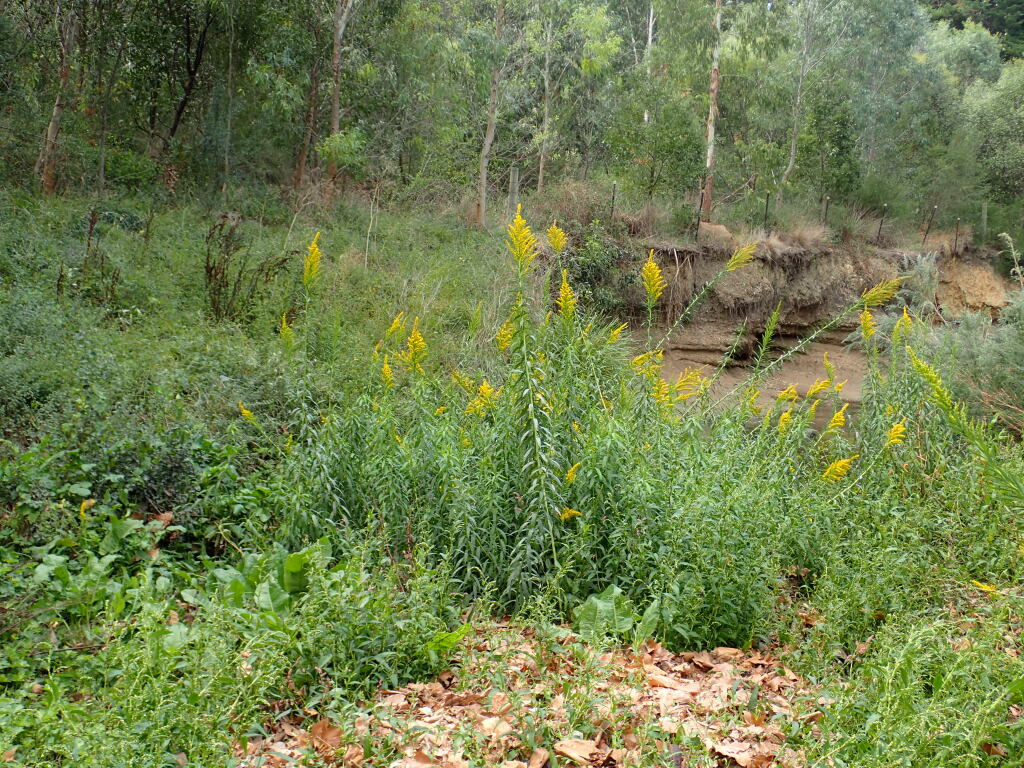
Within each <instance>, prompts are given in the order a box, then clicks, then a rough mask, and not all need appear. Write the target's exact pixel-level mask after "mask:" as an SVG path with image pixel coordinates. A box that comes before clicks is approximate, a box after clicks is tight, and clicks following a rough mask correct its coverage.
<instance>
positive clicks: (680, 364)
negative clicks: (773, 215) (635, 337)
mask: <svg viewBox="0 0 1024 768" xmlns="http://www.w3.org/2000/svg"><path fill="white" fill-rule="evenodd" d="M647 246H648V247H650V248H653V249H654V251H655V256H656V258H657V259H658V260H659V262H660V263H661V264H662V265H663V268H664V270H665V273H666V278H667V280H668V283H669V286H668V289H667V290H666V299H665V302H664V307H665V309H664V321H665V322H666V323H668V322H671V321H672V320H673V319H674V318H675V317H678V315H679V313H680V312H682V311H683V309H684V308H685V307H686V306H687V304H688V303H689V302H690V300H691V299H692V298H693V297H694V295H696V293H697V292H699V291H700V289H701V287H702V286H704V285H705V284H706V283H707V282H708V281H710V280H711V279H712V278H713V277H714V276H715V275H716V274H717V273H718V272H719V271H720V270H721V269H722V268H723V266H724V265H725V262H726V260H727V259H728V257H729V255H730V253H731V247H730V246H725V247H715V246H704V247H703V248H696V247H693V246H686V247H681V246H675V245H672V244H671V243H664V242H650V243H647ZM915 267H917V270H916V279H915V281H914V286H913V289H914V291H915V292H916V294H917V297H918V298H919V299H923V300H924V301H926V302H929V303H931V304H933V305H934V306H935V307H937V308H938V309H940V310H941V311H942V312H943V313H944V314H945V315H946V316H947V317H951V318H956V317H958V316H959V315H961V314H962V313H963V312H964V311H975V312H989V313H991V314H993V315H995V314H996V313H998V312H999V310H1001V309H1002V308H1003V307H1004V306H1006V304H1007V301H1008V296H1009V293H1010V291H1011V286H1010V285H1009V284H1008V283H1007V282H1006V280H1005V279H1003V278H1002V277H1000V276H999V275H998V274H997V273H996V272H995V270H994V269H993V267H992V259H991V255H990V254H982V253H978V252H974V251H967V252H964V253H960V254H957V255H952V254H943V253H935V254H919V253H908V252H902V251H886V250H881V249H875V248H870V247H867V246H857V247H853V246H843V247H824V246H822V245H821V244H820V243H814V242H810V243H809V242H801V241H795V240H793V241H791V240H787V239H785V237H784V236H781V235H772V236H770V237H769V238H767V239H765V240H762V241H761V242H760V243H759V244H758V250H757V254H756V256H755V259H754V261H753V263H751V264H750V265H749V266H747V267H745V268H743V269H741V270H738V271H736V272H733V273H731V274H728V275H726V276H725V277H724V278H723V279H722V280H721V281H720V282H719V283H718V284H717V285H715V287H714V288H713V289H712V290H711V291H710V292H709V293H708V295H707V296H706V297H705V299H704V301H703V303H702V304H701V305H700V307H699V308H698V310H697V311H696V313H695V314H694V316H693V318H692V320H691V321H690V322H687V323H685V324H684V325H683V326H682V327H681V328H680V329H679V330H677V331H676V332H674V333H673V334H672V335H671V336H670V337H669V339H668V342H667V344H666V345H665V367H664V369H663V373H664V375H665V376H666V377H668V378H670V379H672V380H674V379H675V378H676V376H677V375H678V374H679V373H680V372H682V371H684V370H686V369H687V368H698V369H700V370H702V372H703V373H705V374H711V373H712V372H714V370H715V369H716V368H717V367H718V366H719V365H720V363H721V361H722V358H723V355H725V353H726V352H727V351H728V350H730V349H734V358H733V359H731V360H730V363H729V365H728V366H727V367H726V369H725V370H723V371H721V373H720V374H719V376H718V378H717V380H716V383H715V385H714V387H713V389H712V394H713V396H714V397H722V396H724V395H726V394H728V393H729V392H731V391H732V390H734V389H736V388H737V387H739V386H742V383H743V381H744V380H745V378H746V377H747V375H748V373H749V370H748V365H749V363H750V360H751V358H752V356H753V354H754V352H755V350H756V347H757V344H758V341H759V339H760V337H761V335H762V333H763V332H764V328H765V326H766V324H767V323H768V321H769V318H770V317H771V315H772V313H773V312H774V310H775V308H776V307H779V310H780V322H779V327H778V331H777V335H776V338H775V341H774V344H773V354H774V355H776V356H777V355H779V354H782V353H783V352H785V351H786V350H787V349H791V348H792V347H793V346H795V345H796V344H797V343H799V341H800V340H801V339H803V338H806V337H807V336H808V335H810V334H811V333H813V332H814V330H815V329H816V328H818V327H820V326H821V325H823V324H825V323H828V322H829V321H831V320H832V319H833V318H835V317H837V316H838V315H840V314H842V312H843V311H844V310H845V309H846V308H847V307H849V306H850V305H851V304H852V303H853V302H855V301H856V300H857V298H858V297H859V296H860V295H861V294H862V293H863V292H864V291H865V290H867V289H868V288H870V287H871V286H873V285H876V284H877V283H879V282H881V281H882V280H889V279H892V278H895V277H897V276H899V275H901V274H906V273H907V272H908V271H909V270H911V269H913V268H915ZM878 314H879V319H880V320H881V321H882V322H884V319H885V318H884V316H885V314H886V313H885V311H884V310H883V311H881V312H879V313H878ZM856 327H857V317H856V315H852V316H851V317H849V318H848V319H847V320H845V321H844V322H843V323H841V324H840V325H839V326H838V327H836V328H835V329H834V330H832V331H830V332H829V333H827V334H823V335H822V336H821V338H819V339H818V340H816V341H815V342H814V343H812V344H809V345H807V347H806V349H804V350H802V351H801V352H799V353H798V354H795V355H793V356H792V357H791V358H790V359H788V360H786V361H785V362H784V363H783V364H781V365H779V366H778V367H777V368H775V370H773V371H772V372H771V373H770V374H769V376H768V379H767V381H766V382H765V386H764V391H765V394H764V395H762V398H763V399H764V400H765V401H766V402H767V401H768V400H770V399H771V397H772V396H773V393H775V392H777V391H778V390H781V389H783V388H785V387H787V386H789V385H790V384H793V385H795V386H796V387H797V389H798V390H800V391H806V389H807V388H808V387H810V386H811V385H812V384H813V383H814V382H815V381H816V380H817V379H819V378H823V377H824V376H825V370H824V365H823V359H822V358H823V356H824V355H825V354H826V353H827V354H828V357H829V361H830V362H831V363H832V364H833V365H834V366H835V367H836V370H837V374H838V379H839V380H840V381H842V380H843V379H847V380H848V381H847V384H846V386H845V387H844V388H843V390H842V393H841V395H842V397H843V398H844V399H845V400H846V401H847V402H850V403H853V404H856V403H859V402H860V399H861V393H862V390H863V383H864V377H865V375H866V373H867V365H866V361H865V360H864V357H863V355H862V354H861V353H860V351H859V350H858V349H857V348H856V347H855V346H850V345H848V344H847V343H845V342H846V341H847V339H849V338H851V337H852V336H851V335H853V336H855V334H854V331H855V330H856Z"/></svg>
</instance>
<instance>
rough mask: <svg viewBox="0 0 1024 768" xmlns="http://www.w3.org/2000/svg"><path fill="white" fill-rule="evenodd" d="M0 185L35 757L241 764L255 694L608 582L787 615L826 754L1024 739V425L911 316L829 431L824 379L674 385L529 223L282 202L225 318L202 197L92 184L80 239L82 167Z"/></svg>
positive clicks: (302, 697)
mask: <svg viewBox="0 0 1024 768" xmlns="http://www.w3.org/2000/svg"><path fill="white" fill-rule="evenodd" d="M271 202H272V201H271ZM0 206H2V207H3V208H4V210H5V211H7V212H11V213H12V214H14V215H10V216H5V217H4V218H3V224H2V225H0V280H2V288H0V291H2V293H0V323H2V324H3V326H2V327H3V333H2V334H0V348H2V350H3V355H2V356H0V414H2V424H3V437H4V440H5V442H4V443H2V444H0V460H2V464H0V505H2V506H0V525H2V527H0V570H2V572H3V573H4V577H3V580H2V586H0V601H2V602H0V606H2V608H3V610H2V611H0V634H2V637H3V653H2V656H0V752H3V751H7V750H8V749H11V748H14V747H17V751H16V752H15V757H16V760H17V761H19V762H20V763H22V764H24V765H33V766H35V765H40V766H44V765H45V766H50V765H53V766H63V765H72V764H74V765H97V766H100V765H104V766H108V765H110V766H113V765H118V766H120V765H124V766H135V765H138V766H149V765H165V764H166V765H176V764H177V758H176V757H175V756H176V755H177V754H179V753H183V754H185V755H186V756H187V759H188V760H189V764H194V765H203V766H208V765H218V764H226V763H227V761H228V759H229V757H230V750H231V747H232V745H233V744H235V743H238V742H239V741H240V740H242V739H244V738H246V737H249V736H256V735H258V734H259V733H260V732H261V729H262V728H263V727H264V726H265V725H266V724H267V723H268V722H269V721H270V720H272V719H273V718H275V717H283V716H285V714H287V713H292V714H294V713H299V712H301V710H302V708H303V707H310V708H317V709H323V710H324V711H340V710H342V709H344V708H345V707H348V706H351V705H352V704H353V703H354V702H356V701H358V700H359V699H363V698H366V697H368V696H370V695H371V694H372V693H373V691H374V690H375V689H376V687H377V686H393V685H396V684H398V683H399V682H400V681H404V680H408V679H415V678H422V677H424V676H429V675H430V674H432V673H434V672H435V671H437V670H438V669H440V668H441V666H440V665H441V664H443V663H444V660H445V657H446V655H447V654H448V653H449V652H450V651H451V650H452V647H451V645H452V643H453V642H454V638H455V637H456V636H455V635H448V634H446V633H447V632H449V631H451V630H453V629H455V628H456V627H458V626H459V625H461V624H462V622H463V621H465V615H466V614H465V612H466V611H467V610H469V611H475V612H476V613H475V614H473V615H484V614H497V615H501V614H503V613H506V612H508V613H515V614H519V615H522V616H527V617H532V618H533V619H534V620H535V621H537V622H538V623H540V624H542V625H544V624H546V623H547V622H551V621H554V622H558V621H566V620H571V617H572V616H573V613H574V610H575V609H576V608H577V607H578V606H579V605H580V604H582V603H583V602H584V601H585V600H587V598H588V597H589V596H591V595H593V594H595V593H600V592H603V591H604V590H605V589H606V588H607V587H609V586H610V585H616V586H618V587H619V588H620V589H621V590H622V591H623V593H624V595H625V596H626V597H628V598H629V600H630V601H631V604H632V605H633V606H634V607H635V609H636V611H637V613H643V612H644V610H645V609H646V608H648V606H652V605H653V606H654V608H652V609H651V613H650V614H649V616H650V618H651V620H652V622H653V624H652V626H653V627H654V631H655V633H656V635H657V636H658V637H659V638H660V639H661V640H662V641H663V642H665V643H667V644H669V645H670V646H671V647H674V648H677V649H683V648H686V649H698V648H708V647H714V646H716V645H732V646H739V647H757V646H760V645H763V644H770V645H774V646H777V647H780V648H781V649H782V650H783V652H785V653H786V654H787V656H788V659H789V661H790V662H791V663H792V664H793V665H794V666H795V667H796V668H797V669H799V670H800V671H801V672H802V673H803V674H804V675H806V676H808V677H811V678H813V679H814V680H815V682H816V683H817V684H818V685H820V686H821V688H822V691H823V695H826V694H827V695H828V696H829V697H831V698H832V699H833V702H832V703H831V704H830V705H829V707H828V708H827V710H828V714H827V715H826V717H825V718H824V719H823V720H822V722H821V724H820V729H819V731H818V732H816V734H815V735H813V736H807V735H806V734H805V735H803V736H802V737H801V738H802V739H804V742H802V746H803V747H804V749H806V750H807V752H808V755H809V759H812V760H818V761H819V763H818V764H833V765H837V766H842V765H847V766H861V765H868V766H890V765H892V766H897V765H900V766H903V765H943V766H984V765H993V766H995V765H1007V764H1013V763H1012V758H1009V759H1008V760H1003V761H1002V762H1000V760H1001V758H1000V757H999V753H1000V751H1001V750H1002V749H1006V750H1008V751H1009V754H1011V755H1013V754H1015V750H1016V751H1017V753H1019V751H1020V750H1021V749H1024V736H1022V734H1021V730H1020V726H1019V724H1018V722H1017V721H1015V720H1014V719H1013V717H1012V714H1011V713H1012V711H1013V710H1011V709H1010V708H1011V707H1012V706H1014V705H1016V703H1017V702H1018V700H1019V699H1020V697H1021V694H1022V689H1021V683H1020V681H1021V680H1022V679H1024V669H1022V666H1024V664H1022V663H1021V661H1020V658H1019V652H1020V650H1021V639H1020V621H1021V602H1020V601H1021V599H1022V597H1021V590H1020V587H1019V584H1020V578H1021V567H1022V563H1021V557H1022V555H1021V549H1020V547H1021V544H1022V542H1024V536H1022V531H1021V529H1020V523H1019V512H1020V507H1021V504H1022V497H1024V493H1022V492H1021V490H1020V481H1019V480H1015V478H1019V476H1020V473H1021V470H1022V468H1024V454H1022V452H1021V450H1020V448H1019V446H1018V445H1017V444H1016V442H1014V441H1013V440H1011V439H1010V438H1009V437H1008V436H1007V435H1006V434H1003V433H998V432H996V431H995V430H994V429H993V428H992V427H989V426H986V425H981V424H978V423H975V422H972V421H969V420H968V419H967V417H966V415H965V413H964V411H963V410H961V409H958V408H955V407H950V404H948V403H946V402H945V401H944V400H943V397H942V392H943V391H945V390H944V389H943V386H942V385H941V384H940V383H939V382H938V381H937V379H935V377H934V376H933V375H932V374H931V373H930V369H927V368H922V367H920V366H918V367H917V368H915V366H914V364H913V361H912V359H911V358H910V356H909V353H908V352H907V350H906V348H905V347H906V345H907V344H908V343H909V344H910V345H912V346H913V347H914V349H916V350H917V351H918V352H919V353H920V354H921V355H922V357H924V358H926V359H929V353H928V350H930V347H929V340H930V338H931V336H930V332H929V330H928V329H927V328H926V327H925V326H924V325H923V324H920V323H918V324H914V325H912V326H911V327H910V328H901V329H900V330H894V331H893V333H894V334H897V335H898V336H899V338H898V339H897V341H898V343H892V344H890V338H889V335H888V334H883V333H882V332H879V333H878V334H877V335H876V336H875V337H874V338H872V339H871V340H870V341H868V342H867V343H866V347H867V351H868V355H869V360H870V364H871V371H872V372H871V374H870V376H869V379H868V382H867V384H866V394H865V399H864V403H863V406H862V408H861V409H860V411H859V413H858V414H857V417H856V419H855V420H854V419H851V420H850V421H849V422H847V423H844V424H841V425H837V426H836V427H835V428H834V429H833V430H831V431H828V432H826V433H822V432H821V431H818V430H816V429H815V428H814V427H813V424H814V423H815V422H814V416H815V414H823V413H824V414H827V415H830V416H831V415H832V414H834V413H836V412H837V411H838V410H839V409H840V407H841V401H840V398H839V397H838V394H837V393H836V392H835V387H834V386H833V385H834V382H831V383H830V384H828V385H826V386H824V387H823V388H822V391H821V392H820V393H818V394H817V395H815V396H813V397H805V396H804V395H805V393H803V392H801V393H797V395H796V396H795V398H790V397H789V396H788V395H786V396H784V397H780V398H779V399H778V400H777V401H776V402H775V404H774V406H772V407H771V408H769V409H766V410H763V411H756V410H755V408H754V407H753V406H752V405H750V403H752V402H753V399H748V397H746V396H744V397H741V398H739V399H738V402H736V403H733V404H730V405H725V406H722V405H715V404H713V403H712V402H711V400H710V398H709V397H708V396H707V394H706V382H704V381H702V380H701V379H699V378H696V379H692V380H690V381H688V382H684V383H683V384H680V386H679V387H678V388H675V387H673V386H671V385H670V386H668V387H665V386H664V385H663V384H660V383H659V382H660V379H659V376H658V360H657V359H656V358H650V357H649V358H646V359H643V358H640V359H636V358H637V356H638V355H640V354H641V353H642V352H644V350H642V349H638V348H634V346H633V345H632V343H631V342H628V341H627V340H626V337H625V336H623V337H622V338H619V339H613V338H612V334H611V330H612V328H614V327H615V326H617V325H618V322H617V321H616V320H614V319H613V318H610V317H596V316H593V315H591V314H590V310H591V307H590V306H587V305H586V303H585V302H584V303H583V306H579V307H578V308H576V309H574V310H572V311H566V310H564V309H563V310H562V311H559V310H558V309H557V307H556V306H555V304H554V303H553V301H552V300H551V298H550V297H551V296H553V294H554V293H555V292H556V291H554V290H553V288H552V285H551V281H552V279H555V280H557V274H556V275H551V274H549V270H548V265H549V264H550V263H551V262H549V260H548V258H547V257H546V256H541V257H540V258H538V259H537V260H536V261H534V262H532V263H531V264H527V263H526V260H522V262H521V264H520V265H519V266H518V269H517V266H516V264H515V263H514V262H513V261H512V259H510V258H509V257H508V252H507V250H506V249H505V246H504V245H503V244H502V242H501V238H500V237H499V236H497V235H495V234H493V233H484V232H477V231H472V230H467V229H464V228H462V227H461V226H460V225H458V224H457V223H456V222H453V221H447V220H442V219H438V218H435V217H430V216H412V215H403V214H399V213H394V214H386V213H383V214H381V215H380V218H379V219H375V220H374V224H373V227H372V229H370V227H369V224H370V222H369V220H368V219H367V217H366V214H365V212H363V211H362V210H361V209H359V208H354V207H353V208H349V207H340V208H339V209H337V210H335V211H326V210H324V211H308V212H306V213H305V214H304V215H303V216H302V217H297V218H295V219H294V220H292V219H291V217H290V216H288V215H287V212H285V211H283V209H281V210H278V208H277V207H275V206H274V205H272V204H271V203H270V202H268V203H266V205H264V206H263V208H261V209H260V210H256V211H254V212H253V213H254V214H255V215H254V216H253V218H252V219H247V220H245V221H243V223H242V224H241V225H240V226H239V232H240V233H241V235H242V238H243V242H244V244H245V248H246V249H247V251H246V252H247V253H249V254H251V261H250V264H252V263H255V262H256V261H257V260H259V259H261V258H277V257H279V256H282V255H283V256H284V266H283V269H282V270H281V271H280V272H279V273H278V275H277V277H276V278H275V279H274V280H273V281H271V282H269V283H266V284H260V285H259V286H258V289H257V290H256V291H255V292H254V294H253V296H252V298H251V299H248V300H246V301H245V302H244V305H242V306H240V307H239V309H238V311H237V313H236V314H235V315H234V319H232V320H230V321H226V320H222V321H215V320H214V319H213V316H212V314H211V312H210V307H209V305H208V300H207V295H206V287H205V283H204V260H205V255H206V244H205V238H206V235H207V233H208V231H209V229H210V227H211V226H213V224H214V223H215V220H214V219H213V218H211V216H210V215H208V214H207V213H205V212H204V211H202V210H200V209H198V208H196V207H194V206H192V205H182V206H180V207H163V208H159V209H157V210H151V209H150V207H149V204H148V203H147V201H144V200H131V199H128V200H122V201H118V202H117V204H116V206H111V205H109V204H108V205H107V206H106V207H104V208H102V209H101V213H102V211H105V210H115V209H116V211H117V212H118V215H117V216H113V215H111V216H98V224H97V226H96V229H95V231H94V233H93V238H92V248H91V250H87V247H86V245H87V240H88V229H89V221H90V211H91V210H92V209H93V207H92V206H91V205H90V203H89V201H86V200H80V199H73V198H71V199H66V200H57V201H52V202H46V203H41V202H40V201H38V200H37V199H35V198H27V197H19V196H17V195H12V194H7V195H5V196H4V197H3V198H2V199H0ZM261 216H262V217H263V218H262V220H261V218H260V217H261ZM537 224H538V226H537V227H536V229H538V230H541V229H543V228H545V227H544V226H541V225H540V223H537ZM545 226H546V223H545ZM368 229H370V233H369V239H368V238H367V230H368ZM317 230H319V231H321V233H322V234H321V238H320V241H319V244H320V247H321V249H322V250H323V252H324V262H323V265H322V270H321V273H320V275H319V277H318V278H317V279H316V280H315V281H313V282H311V283H309V284H308V285H304V284H303V281H302V273H303V259H304V256H305V253H306V247H307V245H308V243H309V241H310V240H311V239H312V236H313V234H314V233H315V232H316V231H317ZM367 242H369V244H370V247H369V250H368V251H367ZM579 246H581V243H576V244H574V245H571V246H570V252H569V253H568V254H565V260H566V261H567V263H569V264H573V263H575V262H574V261H573V259H574V258H576V257H577V256H579V254H577V253H576V248H577V247H579ZM583 247H586V246H585V245H584V246H583ZM101 257H102V258H101ZM577 260H578V259H577ZM113 270H116V274H117V279H116V281H112V277H111V276H112V275H113V274H114V273H113ZM61 275H64V277H63V278H61ZM112 284H113V285H114V290H110V286H111V285H112ZM58 286H60V290H58ZM563 298H564V295H563ZM604 306H608V304H605V305H604ZM400 311H401V312H404V313H405V314H404V316H403V319H404V323H403V322H398V323H396V324H395V326H394V328H393V329H391V330H390V331H389V328H391V326H392V321H393V318H395V316H396V315H397V314H398V313H399V312H400ZM282 315H284V316H285V318H286V323H287V326H288V331H287V332H282V326H281V317H282ZM414 318H419V323H418V325H417V326H416V327H417V329H418V330H420V331H421V332H422V336H423V340H424V341H425V344H426V348H425V351H423V350H421V349H420V348H419V346H418V344H417V342H416V340H415V338H414V337H413V334H412V329H413V319H414ZM501 329H504V330H503V331H502V332H501V334H499V330H501ZM499 335H500V338H501V343H500V344H499V343H498V342H497V341H496V337H498V336H499ZM890 349H891V352H889V353H887V354H886V353H885V351H886V350H890ZM986 359H987V358H986ZM631 361H632V362H631ZM385 368H386V369H387V370H388V371H390V378H389V375H388V374H387V373H386V372H385ZM942 370H946V369H942ZM821 375H822V378H823V379H826V378H828V373H827V371H826V369H825V367H824V364H823V368H822V374H821ZM929 377H931V378H929ZM485 380H486V382H487V386H486V387H484V386H483V382H484V381H485ZM749 386H750V389H751V391H753V390H755V389H756V388H758V386H759V384H758V380H757V378H756V377H754V378H752V379H751V381H750V382H749ZM956 391H957V392H958V393H959V392H960V390H956ZM741 394H743V395H749V394H750V392H744V393H741ZM683 396H685V399H684V397H683ZM816 401H820V402H816ZM239 404H242V405H243V406H244V408H245V413H243V412H242V411H241V410H240V405H239ZM250 413H251V416H246V414H250ZM787 414H788V415H787ZM902 419H906V426H907V434H906V436H905V437H904V438H903V439H902V440H900V441H896V442H890V430H891V429H892V427H893V424H895V423H897V422H900V421H901V420H902ZM838 421H839V419H837V422H838ZM852 457H856V458H853V460H852V462H851V463H850V465H849V471H848V473H846V474H843V473H842V471H839V472H836V471H835V469H833V472H832V475H831V479H830V478H829V477H826V476H825V475H826V474H828V473H827V470H828V468H829V467H830V466H831V465H833V463H834V462H837V461H841V460H844V459H850V458H852ZM841 466H842V465H840V467H841ZM973 582H978V583H981V584H985V585H992V586H993V587H994V589H995V591H994V592H988V591H985V590H983V589H982V588H980V587H978V586H976V585H975V584H974V583H973ZM826 761H831V763H829V762H826Z"/></svg>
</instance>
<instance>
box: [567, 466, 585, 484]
mask: <svg viewBox="0 0 1024 768" xmlns="http://www.w3.org/2000/svg"><path fill="white" fill-rule="evenodd" d="M581 465H582V462H579V461H577V462H576V463H575V464H573V465H572V466H571V467H569V471H568V472H566V473H565V482H566V484H567V485H572V484H573V483H575V482H576V473H577V472H578V471H579V469H580V466H581Z"/></svg>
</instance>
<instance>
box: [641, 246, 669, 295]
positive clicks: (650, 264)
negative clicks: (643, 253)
mask: <svg viewBox="0 0 1024 768" xmlns="http://www.w3.org/2000/svg"><path fill="white" fill-rule="evenodd" d="M640 281H641V282H642V283H643V286H644V292H645V293H646V294H647V301H648V303H649V304H652V305H653V304H654V303H655V302H656V301H657V300H658V299H660V298H661V294H662V293H664V292H665V288H666V287H667V286H668V283H666V282H665V276H664V275H663V274H662V272H661V267H659V266H658V263H657V262H656V261H655V260H654V249H653V248H652V249H651V252H650V253H649V254H648V255H647V263H646V264H644V266H643V268H642V269H641V270H640Z"/></svg>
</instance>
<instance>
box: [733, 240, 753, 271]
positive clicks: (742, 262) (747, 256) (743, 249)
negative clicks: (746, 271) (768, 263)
mask: <svg viewBox="0 0 1024 768" xmlns="http://www.w3.org/2000/svg"><path fill="white" fill-rule="evenodd" d="M755 253H757V243H747V244H746V245H741V246H740V247H739V248H737V249H736V251H735V252H734V253H733V255H732V256H730V257H729V262H728V263H727V264H726V265H725V271H726V272H735V271H736V270H737V269H743V267H745V266H747V264H749V263H750V262H751V261H753V260H754V254H755Z"/></svg>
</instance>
